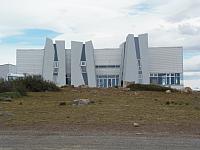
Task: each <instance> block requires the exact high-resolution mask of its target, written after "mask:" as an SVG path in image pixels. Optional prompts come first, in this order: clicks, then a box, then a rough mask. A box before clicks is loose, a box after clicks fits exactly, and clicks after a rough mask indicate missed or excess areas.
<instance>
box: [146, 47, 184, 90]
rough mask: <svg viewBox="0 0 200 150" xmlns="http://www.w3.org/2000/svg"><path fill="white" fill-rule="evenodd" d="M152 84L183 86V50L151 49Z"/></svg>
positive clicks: (150, 69) (170, 48) (175, 48)
mask: <svg viewBox="0 0 200 150" xmlns="http://www.w3.org/2000/svg"><path fill="white" fill-rule="evenodd" d="M149 73H150V83H155V84H159V85H165V86H171V87H176V88H181V87H182V86H183V48H182V47H151V48H149Z"/></svg>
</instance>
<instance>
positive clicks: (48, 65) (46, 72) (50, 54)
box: [42, 38, 55, 81]
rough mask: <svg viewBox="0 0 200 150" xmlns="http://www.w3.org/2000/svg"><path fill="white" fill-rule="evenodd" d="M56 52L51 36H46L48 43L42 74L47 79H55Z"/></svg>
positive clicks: (46, 44)
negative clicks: (54, 63)
mask: <svg viewBox="0 0 200 150" xmlns="http://www.w3.org/2000/svg"><path fill="white" fill-rule="evenodd" d="M54 53H55V51H54V46H53V41H52V40H51V39H49V38H46V43H45V47H44V58H43V70H42V76H43V78H44V79H45V80H47V81H53V62H54Z"/></svg>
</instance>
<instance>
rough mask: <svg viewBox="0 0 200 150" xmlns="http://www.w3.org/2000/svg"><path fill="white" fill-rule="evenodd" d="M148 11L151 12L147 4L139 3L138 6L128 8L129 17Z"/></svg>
mask: <svg viewBox="0 0 200 150" xmlns="http://www.w3.org/2000/svg"><path fill="white" fill-rule="evenodd" d="M149 10H151V6H150V5H149V4H146V3H141V4H138V5H133V6H132V7H131V8H130V12H129V15H136V14H138V13H140V12H148V11H149Z"/></svg>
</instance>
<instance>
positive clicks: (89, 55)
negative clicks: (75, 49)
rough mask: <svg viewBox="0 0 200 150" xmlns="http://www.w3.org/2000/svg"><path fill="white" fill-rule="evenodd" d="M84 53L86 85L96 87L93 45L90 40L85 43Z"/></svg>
mask: <svg viewBox="0 0 200 150" xmlns="http://www.w3.org/2000/svg"><path fill="white" fill-rule="evenodd" d="M85 55H86V64H87V66H86V68H87V77H88V86H89V87H96V86H97V85H96V72H95V60H94V47H93V44H92V41H88V42H86V43H85Z"/></svg>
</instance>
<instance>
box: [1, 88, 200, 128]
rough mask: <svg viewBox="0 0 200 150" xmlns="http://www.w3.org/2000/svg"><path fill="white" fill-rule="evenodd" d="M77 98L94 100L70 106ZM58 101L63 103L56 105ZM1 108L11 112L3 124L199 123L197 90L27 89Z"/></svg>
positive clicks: (198, 96)
mask: <svg viewBox="0 0 200 150" xmlns="http://www.w3.org/2000/svg"><path fill="white" fill-rule="evenodd" d="M77 98H89V99H91V100H94V101H95V103H94V104H90V105H88V106H80V107H76V106H72V101H73V100H74V99H77ZM60 102H66V105H65V106H59V103H60ZM168 102H169V103H170V104H168ZM20 103H21V104H22V105H20ZM0 112H10V113H12V114H13V115H12V116H8V117H5V116H0V123H1V124H3V125H6V126H13V125H14V126H16V125H17V126H23V125H34V124H115V123H120V124H131V123H133V122H139V123H150V122H151V123H157V122H159V123H185V122H191V123H192V122H194V123H200V94H198V93H195V94H183V93H182V94H181V93H171V94H166V93H164V92H137V93H135V92H133V91H122V90H120V89H95V88H94V89H77V88H65V89H62V90H61V92H43V93H28V96H26V97H22V98H18V99H15V100H13V101H12V102H10V103H5V102H0Z"/></svg>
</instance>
